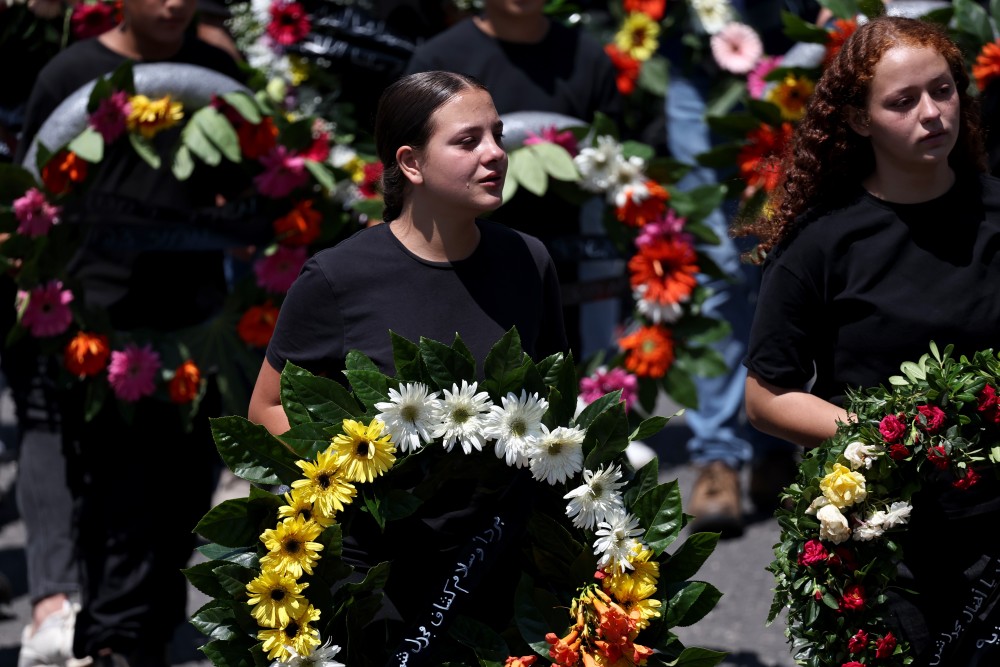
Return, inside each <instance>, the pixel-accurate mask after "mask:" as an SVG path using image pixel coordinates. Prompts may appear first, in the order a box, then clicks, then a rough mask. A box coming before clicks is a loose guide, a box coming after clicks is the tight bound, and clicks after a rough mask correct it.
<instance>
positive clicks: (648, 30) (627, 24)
mask: <svg viewBox="0 0 1000 667" xmlns="http://www.w3.org/2000/svg"><path fill="white" fill-rule="evenodd" d="M659 37H660V24H659V23H657V22H656V21H654V20H653V19H651V18H650V17H649V15H647V14H644V13H643V12H632V13H630V14H629V15H628V16H627V17H625V21H624V22H623V23H622V27H621V28H620V29H619V30H618V32H617V33H615V46H617V47H618V50H619V51H621V52H622V53H624V54H627V55H628V56H629V57H630V58H634V59H635V60H638V61H639V62H645V61H646V60H649V59H650V57H651V56H652V55H653V54H654V53H656V48H657V41H658V39H659Z"/></svg>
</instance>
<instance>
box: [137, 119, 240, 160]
mask: <svg viewBox="0 0 1000 667" xmlns="http://www.w3.org/2000/svg"><path fill="white" fill-rule="evenodd" d="M129 136H130V137H131V136H135V135H133V134H130V135H129ZM181 145H182V146H186V147H187V148H188V150H189V151H191V154H192V155H194V156H195V157H197V158H198V159H199V160H201V161H202V162H204V163H205V164H207V165H209V166H212V167H215V166H217V165H218V164H219V163H220V162H222V153H221V152H219V149H218V148H216V147H215V145H214V144H213V143H212V142H211V140H210V139H209V138H208V137H206V136H205V133H204V132H202V130H201V127H199V125H198V124H197V123H188V124H187V125H185V126H184V129H183V130H182V131H181Z"/></svg>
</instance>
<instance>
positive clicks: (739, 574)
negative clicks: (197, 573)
mask: <svg viewBox="0 0 1000 667" xmlns="http://www.w3.org/2000/svg"><path fill="white" fill-rule="evenodd" d="M0 399H2V397H0ZM10 429H11V412H10V407H9V402H6V401H3V400H0V438H2V437H3V436H4V435H7V436H8V438H7V441H8V442H10V437H9V436H10ZM686 435H687V429H686V428H685V427H684V425H683V420H682V419H675V420H673V421H672V422H671V423H670V425H668V427H667V428H666V429H664V431H663V432H662V433H661V434H659V435H658V436H657V437H656V438H655V439H654V440H652V441H650V442H649V444H650V446H651V447H652V448H653V450H654V451H656V452H657V454H658V455H659V457H660V462H661V478H662V479H663V480H664V481H665V480H668V479H674V478H676V479H678V480H679V482H680V485H681V489H682V490H683V492H684V494H685V498H686V497H687V494H688V493H689V492H690V489H691V484H692V483H693V481H694V474H695V473H694V470H693V469H692V468H691V466H689V465H687V462H686V460H685V454H684V441H685V439H686ZM7 458H8V459H9V453H8V457H7ZM16 469H17V467H16V463H14V462H13V461H10V460H3V459H0V572H2V573H3V574H4V575H5V576H6V577H7V578H8V579H9V580H10V582H11V586H12V588H13V592H14V599H13V601H12V603H11V604H9V605H5V606H2V607H0V667H15V666H16V664H17V654H18V650H19V644H20V637H21V629H22V628H23V626H24V625H25V624H26V623H27V622H28V619H29V617H30V608H29V604H28V600H27V595H26V577H25V563H24V550H23V544H24V527H23V525H22V524H21V522H20V520H19V518H18V516H17V510H16V507H15V504H14V499H13V498H14V497H13V488H14V484H15V483H16V478H17V472H16ZM745 481H746V479H744V482H745ZM744 487H745V484H744ZM235 491H236V492H239V491H240V488H239V487H237V489H236V490H235ZM746 503H747V508H748V509H752V508H750V505H749V501H746ZM777 535H778V533H777V525H776V523H775V521H774V520H773V519H771V518H769V517H759V516H754V515H750V516H748V526H747V530H746V532H745V534H744V536H743V537H741V538H739V539H736V540H728V541H723V542H720V543H719V546H718V548H717V549H716V551H715V553H714V554H713V555H712V556H711V557H710V558H709V560H708V562H707V563H706V564H705V565H704V567H703V568H702V570H701V572H700V573H699V574H700V576H699V578H700V579H703V580H705V581H708V582H710V583H712V584H714V585H715V586H716V587H718V588H719V590H721V591H722V592H723V594H724V595H723V598H722V600H721V601H720V602H719V604H718V605H717V607H716V608H715V610H714V611H712V613H710V614H709V615H708V616H707V617H706V618H705V619H703V620H702V621H701V622H700V623H698V624H696V625H695V626H693V627H691V628H680V629H679V630H678V634H679V636H680V637H681V640H682V641H684V642H685V643H686V644H687V645H690V646H704V647H708V648H713V649H717V650H722V651H727V652H728V653H729V657H728V658H727V659H726V660H725V661H724V662H723V663H722V664H723V665H726V666H727V667H792V665H793V664H794V663H793V661H792V659H791V657H790V654H789V652H788V651H787V648H786V644H785V641H784V636H783V634H782V626H781V624H780V622H779V623H776V624H775V625H773V626H771V627H765V625H764V621H765V619H766V617H767V612H768V609H769V608H770V603H771V575H770V573H768V572H767V571H766V570H764V568H765V567H766V565H767V564H768V563H769V562H770V561H771V546H772V545H773V544H774V542H776V541H777ZM203 602H204V599H203V598H202V597H201V596H200V594H198V593H197V591H192V595H191V598H190V608H191V609H192V610H194V609H197V608H198V606H200V605H201V604H202V603H203ZM201 641H202V637H201V636H200V635H199V634H198V633H197V632H196V631H195V630H194V629H193V628H192V627H190V626H189V625H185V626H184V627H182V628H181V630H180V631H179V632H178V633H177V635H176V637H175V640H174V644H173V646H172V647H171V654H172V658H173V663H174V664H175V665H182V666H184V667H209V664H210V663H208V661H206V660H204V659H202V657H201V654H200V653H199V652H198V646H199V645H200V643H201Z"/></svg>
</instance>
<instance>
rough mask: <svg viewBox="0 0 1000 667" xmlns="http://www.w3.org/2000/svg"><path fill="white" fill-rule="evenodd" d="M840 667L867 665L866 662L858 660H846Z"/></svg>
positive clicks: (861, 666) (862, 666)
mask: <svg viewBox="0 0 1000 667" xmlns="http://www.w3.org/2000/svg"><path fill="white" fill-rule="evenodd" d="M840 667H865V666H864V663H860V662H858V661H857V660H851V661H850V662H845V663H844V664H843V665H841V666H840Z"/></svg>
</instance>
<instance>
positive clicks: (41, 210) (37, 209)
mask: <svg viewBox="0 0 1000 667" xmlns="http://www.w3.org/2000/svg"><path fill="white" fill-rule="evenodd" d="M59 212H60V208H59V207H58V206H53V205H52V204H50V203H49V202H48V201H46V199H45V195H44V194H42V191H41V190H39V189H38V188H31V189H30V190H28V191H27V192H25V193H24V196H22V197H19V198H17V199H15V200H14V217H15V218H17V231H18V233H19V234H24V235H25V236H31V237H35V236H45V235H46V234H48V233H49V230H50V229H52V225H54V224H56V223H57V222H59Z"/></svg>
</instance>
